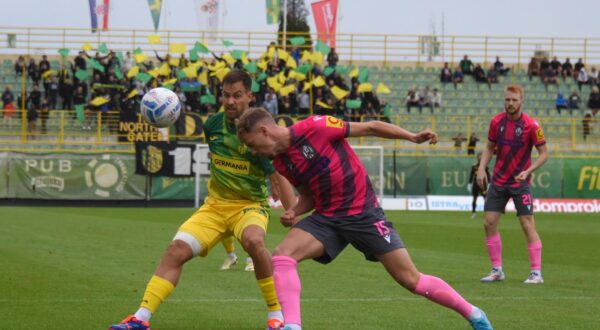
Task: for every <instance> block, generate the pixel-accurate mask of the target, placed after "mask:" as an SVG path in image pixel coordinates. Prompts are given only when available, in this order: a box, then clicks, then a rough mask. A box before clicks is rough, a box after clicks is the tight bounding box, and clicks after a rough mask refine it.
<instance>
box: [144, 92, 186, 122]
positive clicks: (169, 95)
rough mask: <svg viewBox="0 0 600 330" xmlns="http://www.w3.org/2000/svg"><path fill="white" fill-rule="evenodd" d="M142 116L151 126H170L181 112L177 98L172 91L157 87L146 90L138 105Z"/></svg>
mask: <svg viewBox="0 0 600 330" xmlns="http://www.w3.org/2000/svg"><path fill="white" fill-rule="evenodd" d="M140 112H141V113H142V117H144V119H145V120H146V122H147V123H149V124H150V125H152V126H156V127H168V126H171V125H172V124H173V123H175V121H177V118H179V114H180V113H181V104H179V98H178V97H177V95H175V93H173V92H172V91H170V90H168V89H166V88H163V87H158V88H154V89H151V90H149V91H148V93H146V95H144V97H143V98H142V104H141V105H140Z"/></svg>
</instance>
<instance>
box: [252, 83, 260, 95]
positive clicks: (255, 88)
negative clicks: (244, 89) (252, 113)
mask: <svg viewBox="0 0 600 330" xmlns="http://www.w3.org/2000/svg"><path fill="white" fill-rule="evenodd" d="M258 92H260V85H259V84H258V83H257V82H256V81H254V80H252V93H258Z"/></svg>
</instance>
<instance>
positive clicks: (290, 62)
mask: <svg viewBox="0 0 600 330" xmlns="http://www.w3.org/2000/svg"><path fill="white" fill-rule="evenodd" d="M285 65H286V66H287V67H289V68H292V69H295V68H297V67H298V66H297V65H296V60H295V59H294V58H293V57H291V56H289V57H288V59H287V61H285Z"/></svg>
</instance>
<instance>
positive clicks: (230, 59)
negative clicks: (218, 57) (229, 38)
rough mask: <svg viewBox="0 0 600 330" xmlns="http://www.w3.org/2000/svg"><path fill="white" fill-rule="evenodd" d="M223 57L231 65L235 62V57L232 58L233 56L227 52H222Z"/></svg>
mask: <svg viewBox="0 0 600 330" xmlns="http://www.w3.org/2000/svg"><path fill="white" fill-rule="evenodd" d="M223 59H224V60H225V62H227V64H229V65H233V64H234V63H235V58H233V56H231V55H229V54H223Z"/></svg>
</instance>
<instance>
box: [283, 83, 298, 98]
mask: <svg viewBox="0 0 600 330" xmlns="http://www.w3.org/2000/svg"><path fill="white" fill-rule="evenodd" d="M295 90H296V85H287V86H285V87H282V88H281V89H279V95H281V96H288V95H290V93H291V92H293V91H295Z"/></svg>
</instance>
